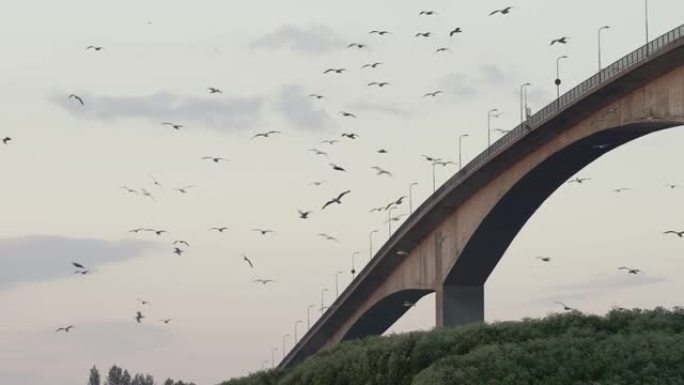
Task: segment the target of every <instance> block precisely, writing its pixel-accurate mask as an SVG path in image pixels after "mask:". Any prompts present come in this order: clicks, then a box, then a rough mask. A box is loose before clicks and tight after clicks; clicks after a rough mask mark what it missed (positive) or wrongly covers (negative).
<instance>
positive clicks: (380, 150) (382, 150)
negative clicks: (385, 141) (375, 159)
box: [377, 148, 388, 154]
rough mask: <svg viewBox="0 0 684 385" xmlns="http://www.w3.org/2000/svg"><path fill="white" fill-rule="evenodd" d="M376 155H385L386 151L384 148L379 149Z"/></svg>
mask: <svg viewBox="0 0 684 385" xmlns="http://www.w3.org/2000/svg"><path fill="white" fill-rule="evenodd" d="M377 153H378V154H387V153H388V151H387V150H385V149H384V148H381V149H379V150H378V151H377Z"/></svg>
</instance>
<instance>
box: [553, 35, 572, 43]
mask: <svg viewBox="0 0 684 385" xmlns="http://www.w3.org/2000/svg"><path fill="white" fill-rule="evenodd" d="M568 39H570V38H569V37H567V36H563V37H559V38H558V39H553V40H551V44H549V45H554V44H556V43H558V44H568Z"/></svg>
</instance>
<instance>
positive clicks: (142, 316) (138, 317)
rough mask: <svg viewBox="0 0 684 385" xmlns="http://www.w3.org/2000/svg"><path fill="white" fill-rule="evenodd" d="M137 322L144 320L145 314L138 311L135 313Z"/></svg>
mask: <svg viewBox="0 0 684 385" xmlns="http://www.w3.org/2000/svg"><path fill="white" fill-rule="evenodd" d="M133 318H134V319H135V321H136V322H138V323H140V322H142V319H143V318H145V316H144V315H143V314H142V313H141V312H137V313H136V314H135V317H133Z"/></svg>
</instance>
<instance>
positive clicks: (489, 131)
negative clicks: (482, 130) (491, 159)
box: [487, 108, 501, 147]
mask: <svg viewBox="0 0 684 385" xmlns="http://www.w3.org/2000/svg"><path fill="white" fill-rule="evenodd" d="M496 112H499V109H498V108H492V109H491V110H489V111H487V147H489V146H491V144H492V116H493V117H495V118H498V117H499V115H501V114H496ZM492 114H494V115H492Z"/></svg>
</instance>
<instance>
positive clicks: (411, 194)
mask: <svg viewBox="0 0 684 385" xmlns="http://www.w3.org/2000/svg"><path fill="white" fill-rule="evenodd" d="M413 186H418V183H416V182H413V183H411V184H410V185H409V214H413Z"/></svg>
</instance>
